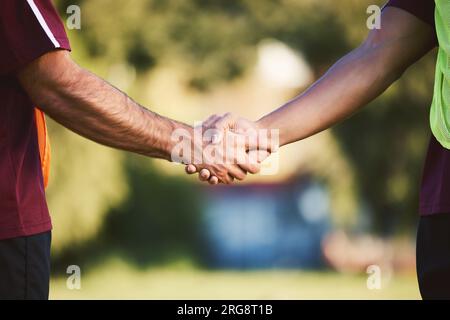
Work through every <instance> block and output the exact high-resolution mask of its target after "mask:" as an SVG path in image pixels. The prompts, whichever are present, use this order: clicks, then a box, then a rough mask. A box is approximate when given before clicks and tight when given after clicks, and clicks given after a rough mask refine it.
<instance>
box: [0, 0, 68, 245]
mask: <svg viewBox="0 0 450 320" xmlns="http://www.w3.org/2000/svg"><path fill="white" fill-rule="evenodd" d="M58 49H66V50H69V49H70V47H69V41H68V39H67V36H66V33H65V31H64V26H63V24H62V22H61V20H60V18H59V17H58V14H57V13H56V10H55V8H54V7H53V5H52V3H51V2H50V0H1V1H0V239H6V238H13V237H18V236H25V235H32V234H37V233H41V232H45V231H48V230H50V229H51V222H50V216H49V213H48V208H47V203H46V200H45V191H44V184H43V177H42V170H41V164H40V158H39V147H38V140H37V133H36V125H35V118H34V107H35V106H34V105H33V103H32V101H31V100H30V98H29V97H28V95H27V94H26V93H25V92H24V90H23V89H22V88H21V86H20V84H19V83H18V81H17V79H16V77H15V74H16V72H17V71H18V70H19V69H20V68H22V67H24V66H25V65H27V64H28V63H30V62H32V61H33V60H35V59H36V58H38V57H40V56H42V55H43V54H45V53H46V52H49V51H52V50H58Z"/></svg>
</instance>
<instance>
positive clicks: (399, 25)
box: [258, 8, 435, 145]
mask: <svg viewBox="0 0 450 320" xmlns="http://www.w3.org/2000/svg"><path fill="white" fill-rule="evenodd" d="M434 45H435V44H434V41H433V29H432V28H431V27H430V26H429V25H427V24H426V23H424V22H422V21H421V20H419V19H418V18H416V17H415V16H413V15H411V14H410V13H408V12H406V11H404V10H401V9H397V8H386V9H385V10H384V11H383V15H382V28H381V29H380V30H373V31H371V32H370V34H369V35H368V37H367V39H366V40H365V42H364V43H363V44H362V45H361V46H360V47H358V48H357V49H355V50H353V51H352V52H350V53H349V54H347V55H346V56H344V57H343V58H342V59H340V60H339V61H338V62H337V63H336V64H335V65H334V66H333V67H332V68H331V69H330V70H329V71H328V72H327V73H326V74H325V75H324V76H323V77H322V78H321V79H319V80H318V81H317V82H316V83H314V84H313V85H312V86H311V87H310V88H309V89H308V90H307V91H305V92H304V93H303V94H301V95H300V96H298V97H296V98H295V99H293V100H292V101H290V102H288V103H287V104H285V105H284V106H282V107H281V108H279V109H277V110H276V111H274V112H272V113H270V114H269V115H267V116H265V117H263V118H262V119H260V120H259V121H258V125H259V126H260V127H263V128H274V129H279V130H280V145H285V144H288V143H291V142H294V141H298V140H301V139H304V138H306V137H309V136H311V135H314V134H315V133H317V132H320V131H322V130H324V129H327V128H329V127H330V126H332V125H334V124H336V123H337V122H339V121H341V120H343V119H345V118H347V117H349V116H350V115H352V114H353V113H355V112H356V111H358V110H359V109H360V108H362V107H363V106H365V105H366V104H367V103H369V102H370V101H371V100H373V99H375V98H376V97H378V96H379V95H380V94H381V93H382V92H384V91H385V90H386V89H387V88H388V87H389V86H390V85H391V84H392V83H393V82H395V81H396V80H397V79H398V78H399V77H400V76H401V75H402V74H403V72H404V71H405V70H406V69H407V68H408V67H409V66H410V65H412V64H413V63H414V62H416V61H417V60H418V59H420V58H421V57H422V56H424V55H425V54H426V53H427V52H428V51H430V50H431V49H432V48H433V47H434Z"/></svg>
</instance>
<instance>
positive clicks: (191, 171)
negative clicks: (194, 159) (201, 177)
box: [185, 164, 197, 174]
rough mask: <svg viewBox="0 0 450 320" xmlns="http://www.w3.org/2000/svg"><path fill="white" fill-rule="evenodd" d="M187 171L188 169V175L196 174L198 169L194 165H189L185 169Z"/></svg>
mask: <svg viewBox="0 0 450 320" xmlns="http://www.w3.org/2000/svg"><path fill="white" fill-rule="evenodd" d="M185 169H186V173H187V174H194V173H196V172H197V167H196V166H194V165H193V164H188V165H187V166H186V167H185Z"/></svg>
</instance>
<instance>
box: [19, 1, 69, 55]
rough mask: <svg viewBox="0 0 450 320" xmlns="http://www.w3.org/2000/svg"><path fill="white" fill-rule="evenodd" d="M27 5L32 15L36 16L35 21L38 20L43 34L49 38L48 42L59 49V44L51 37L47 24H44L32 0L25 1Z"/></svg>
mask: <svg viewBox="0 0 450 320" xmlns="http://www.w3.org/2000/svg"><path fill="white" fill-rule="evenodd" d="M27 2H28V4H29V5H30V8H31V10H32V11H33V13H34V15H35V16H36V19H38V21H39V23H40V25H41V27H42V29H44V31H45V33H46V34H47V36H48V37H49V39H50V41H51V42H52V43H53V45H54V46H55V48H60V47H61V45H60V44H59V42H58V40H56V38H55V36H54V35H53V33H52V31H51V30H50V28H49V27H48V25H47V22H45V19H44V17H43V16H42V14H41V12H40V11H39V9H38V7H37V6H36V4H35V3H34V0H27Z"/></svg>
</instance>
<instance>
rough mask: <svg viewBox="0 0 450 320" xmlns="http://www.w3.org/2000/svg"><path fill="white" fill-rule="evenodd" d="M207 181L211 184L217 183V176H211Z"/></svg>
mask: <svg viewBox="0 0 450 320" xmlns="http://www.w3.org/2000/svg"><path fill="white" fill-rule="evenodd" d="M208 182H209V184H211V185H216V184H218V183H219V178H217V177H216V176H212V177H211V178H209V180H208Z"/></svg>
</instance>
